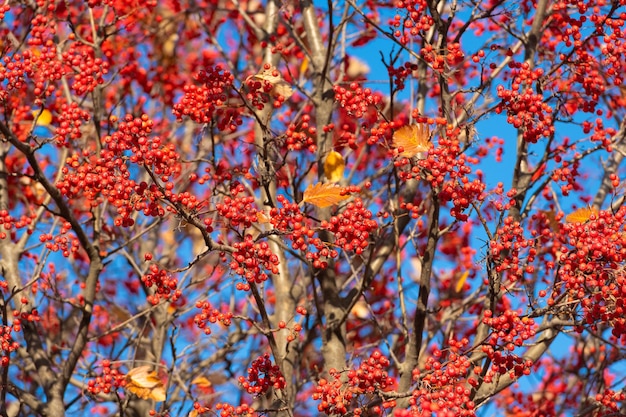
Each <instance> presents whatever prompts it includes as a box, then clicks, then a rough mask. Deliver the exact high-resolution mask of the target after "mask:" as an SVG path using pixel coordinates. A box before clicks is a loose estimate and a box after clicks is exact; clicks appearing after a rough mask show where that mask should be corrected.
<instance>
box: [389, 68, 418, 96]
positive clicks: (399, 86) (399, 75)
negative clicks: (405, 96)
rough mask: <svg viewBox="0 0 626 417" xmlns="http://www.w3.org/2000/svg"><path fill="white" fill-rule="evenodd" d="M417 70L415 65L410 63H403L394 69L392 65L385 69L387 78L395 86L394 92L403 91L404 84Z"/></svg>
mask: <svg viewBox="0 0 626 417" xmlns="http://www.w3.org/2000/svg"><path fill="white" fill-rule="evenodd" d="M416 70H417V64H414V63H412V62H405V63H404V64H403V65H400V66H399V67H398V68H394V67H393V66H392V65H390V66H388V67H387V72H388V73H389V78H390V79H392V80H393V84H394V85H395V86H396V87H395V88H396V90H398V91H400V90H404V82H405V81H406V79H407V78H408V77H410V76H411V75H412V74H413V72H414V71H416Z"/></svg>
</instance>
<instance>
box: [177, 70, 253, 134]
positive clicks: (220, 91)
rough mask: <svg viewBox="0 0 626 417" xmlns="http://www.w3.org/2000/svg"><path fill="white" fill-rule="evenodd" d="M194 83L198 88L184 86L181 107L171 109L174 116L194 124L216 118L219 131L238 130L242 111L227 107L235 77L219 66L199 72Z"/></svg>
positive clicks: (191, 85) (179, 104)
mask: <svg viewBox="0 0 626 417" xmlns="http://www.w3.org/2000/svg"><path fill="white" fill-rule="evenodd" d="M195 79H196V81H197V82H198V83H200V84H202V85H201V86H196V85H193V84H186V85H185V86H184V87H183V93H184V96H183V98H182V99H181V101H180V103H177V104H175V105H174V115H175V116H176V117H177V118H178V119H179V120H182V118H183V117H184V116H188V117H189V118H190V119H191V120H193V121H194V122H196V123H209V122H211V120H213V119H214V118H215V117H216V116H218V117H217V127H218V129H220V130H222V131H224V130H226V129H230V130H231V131H235V130H237V127H238V126H239V125H241V124H242V123H243V122H242V119H241V111H242V110H241V109H236V108H234V107H232V106H230V107H228V108H227V106H226V102H227V100H228V99H229V96H230V94H231V92H232V89H233V81H234V79H235V77H234V76H233V75H232V74H231V73H230V72H228V71H226V70H224V69H223V68H222V67H221V66H220V65H216V66H214V67H212V68H208V69H206V70H204V71H200V72H199V73H198V74H196V76H195Z"/></svg>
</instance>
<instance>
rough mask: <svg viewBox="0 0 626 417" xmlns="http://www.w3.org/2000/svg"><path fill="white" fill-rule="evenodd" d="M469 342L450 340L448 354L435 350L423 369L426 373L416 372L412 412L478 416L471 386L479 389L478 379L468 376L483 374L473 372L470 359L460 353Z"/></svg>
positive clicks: (411, 403) (410, 402)
mask: <svg viewBox="0 0 626 417" xmlns="http://www.w3.org/2000/svg"><path fill="white" fill-rule="evenodd" d="M468 343H469V341H468V340H467V339H462V340H459V341H457V340H453V339H452V340H449V342H448V344H449V348H448V349H446V350H445V351H442V350H440V349H435V350H434V351H433V354H432V356H430V357H429V358H428V359H427V361H426V364H425V366H424V371H425V372H424V374H423V375H420V372H419V371H417V370H416V371H415V372H414V373H413V378H414V379H416V380H418V386H419V388H418V389H416V390H415V391H414V392H413V396H412V397H411V399H410V400H409V404H410V405H411V411H418V410H421V411H422V413H424V414H422V415H431V413H434V414H435V415H437V416H446V417H447V416H450V417H452V416H466V417H470V416H471V417H473V416H474V415H475V404H474V402H473V401H472V400H471V399H470V395H471V391H470V389H469V388H468V387H467V384H466V383H468V384H469V385H472V386H476V385H477V380H476V379H475V378H473V377H469V378H468V375H469V374H470V372H474V373H476V372H478V373H480V368H478V369H476V370H474V371H470V369H471V367H472V365H471V362H470V360H469V358H468V357H467V356H466V355H464V354H462V353H461V351H462V350H463V348H465V347H466V346H467V345H468Z"/></svg>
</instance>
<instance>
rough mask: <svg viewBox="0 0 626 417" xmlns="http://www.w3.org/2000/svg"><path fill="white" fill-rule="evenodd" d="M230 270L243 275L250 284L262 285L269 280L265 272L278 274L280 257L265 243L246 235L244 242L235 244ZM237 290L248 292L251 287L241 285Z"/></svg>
mask: <svg viewBox="0 0 626 417" xmlns="http://www.w3.org/2000/svg"><path fill="white" fill-rule="evenodd" d="M233 247H234V248H235V252H234V253H233V254H232V261H231V263H230V268H231V269H232V270H233V271H235V273H236V274H237V275H241V276H242V277H244V278H245V280H246V281H247V282H248V283H257V284H260V283H262V282H264V281H266V280H267V279H268V275H267V273H266V272H265V271H269V272H271V273H272V274H277V273H278V263H279V262H278V256H276V255H275V254H274V253H272V251H271V250H270V247H269V244H268V243H267V242H265V241H263V242H255V241H254V239H253V238H252V235H246V237H245V238H244V240H243V241H241V242H236V243H233ZM261 268H263V269H261ZM237 289H242V290H246V291H247V290H248V289H249V285H247V284H242V283H240V284H239V285H237Z"/></svg>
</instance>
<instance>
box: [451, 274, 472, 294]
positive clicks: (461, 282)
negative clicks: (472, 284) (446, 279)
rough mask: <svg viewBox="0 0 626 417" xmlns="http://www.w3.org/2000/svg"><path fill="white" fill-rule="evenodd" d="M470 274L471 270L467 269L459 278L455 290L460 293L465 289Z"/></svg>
mask: <svg viewBox="0 0 626 417" xmlns="http://www.w3.org/2000/svg"><path fill="white" fill-rule="evenodd" d="M468 276H469V270H468V271H465V272H463V273H462V274H461V276H460V277H459V279H458V280H457V281H456V284H455V286H454V291H455V292H457V293H459V292H461V291H462V290H463V286H464V285H465V281H467V277H468Z"/></svg>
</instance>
